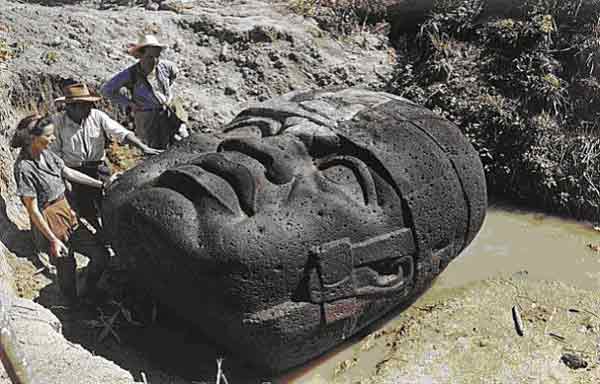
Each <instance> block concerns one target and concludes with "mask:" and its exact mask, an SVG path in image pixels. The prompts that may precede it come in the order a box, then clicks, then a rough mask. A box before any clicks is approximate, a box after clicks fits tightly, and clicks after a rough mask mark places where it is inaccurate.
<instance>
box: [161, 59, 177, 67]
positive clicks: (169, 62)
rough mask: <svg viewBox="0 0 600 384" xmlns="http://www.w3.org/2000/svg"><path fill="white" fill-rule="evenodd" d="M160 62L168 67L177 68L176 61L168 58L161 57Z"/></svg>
mask: <svg viewBox="0 0 600 384" xmlns="http://www.w3.org/2000/svg"><path fill="white" fill-rule="evenodd" d="M159 64H160V65H162V66H164V67H166V68H177V64H175V62H174V61H171V60H167V59H160V61H159Z"/></svg>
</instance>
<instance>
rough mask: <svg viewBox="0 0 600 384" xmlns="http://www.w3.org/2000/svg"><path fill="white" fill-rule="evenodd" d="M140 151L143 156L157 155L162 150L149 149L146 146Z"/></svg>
mask: <svg viewBox="0 0 600 384" xmlns="http://www.w3.org/2000/svg"><path fill="white" fill-rule="evenodd" d="M142 151H143V152H144V155H158V154H161V153H163V150H162V149H155V148H151V147H149V146H147V145H146V146H145V147H144V148H143V149H142Z"/></svg>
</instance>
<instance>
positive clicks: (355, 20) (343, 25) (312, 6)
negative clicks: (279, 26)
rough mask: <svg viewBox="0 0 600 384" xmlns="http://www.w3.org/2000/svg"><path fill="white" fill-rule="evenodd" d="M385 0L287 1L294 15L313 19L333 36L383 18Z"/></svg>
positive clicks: (344, 33)
mask: <svg viewBox="0 0 600 384" xmlns="http://www.w3.org/2000/svg"><path fill="white" fill-rule="evenodd" d="M385 2H386V1H385V0H288V7H289V8H290V9H291V10H292V11H293V12H295V13H298V14H300V15H304V16H310V17H314V18H315V20H316V21H317V22H318V23H319V27H321V28H322V29H324V30H326V31H330V32H333V33H334V34H335V35H347V34H350V33H353V32H356V31H359V30H363V29H364V28H366V27H367V26H368V25H373V24H375V23H376V22H378V21H382V20H383V19H384V17H385V10H386V6H385Z"/></svg>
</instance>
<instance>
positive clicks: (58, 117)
mask: <svg viewBox="0 0 600 384" xmlns="http://www.w3.org/2000/svg"><path fill="white" fill-rule="evenodd" d="M66 114H67V112H65V111H62V112H55V113H53V114H51V115H50V116H48V118H49V119H50V121H51V122H52V124H54V125H55V127H54V128H60V126H61V125H62V124H61V123H62V122H63V121H64V118H65V116H66ZM56 125H58V127H56Z"/></svg>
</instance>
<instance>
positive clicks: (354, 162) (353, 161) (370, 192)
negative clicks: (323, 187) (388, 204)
mask: <svg viewBox="0 0 600 384" xmlns="http://www.w3.org/2000/svg"><path fill="white" fill-rule="evenodd" d="M336 165H344V166H346V167H348V168H349V169H350V170H352V172H353V173H354V175H355V176H356V178H357V180H358V183H359V185H360V188H361V189H362V193H363V198H364V200H365V205H370V204H376V203H377V189H376V188H375V181H374V180H373V176H372V175H371V171H370V170H369V167H368V166H367V165H366V164H365V163H364V162H363V161H362V160H360V159H359V158H357V157H354V156H348V155H343V156H333V157H326V158H324V159H318V160H317V161H316V166H317V168H318V169H319V170H325V169H328V168H331V167H333V166H336Z"/></svg>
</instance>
